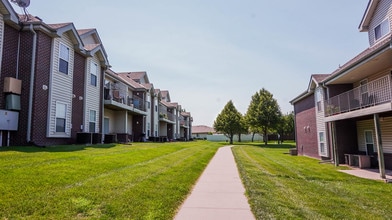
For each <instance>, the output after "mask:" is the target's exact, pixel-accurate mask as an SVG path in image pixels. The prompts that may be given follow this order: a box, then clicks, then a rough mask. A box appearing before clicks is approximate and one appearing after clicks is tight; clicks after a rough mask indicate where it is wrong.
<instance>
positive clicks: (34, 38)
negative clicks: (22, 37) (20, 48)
mask: <svg viewBox="0 0 392 220" xmlns="http://www.w3.org/2000/svg"><path fill="white" fill-rule="evenodd" d="M30 31H31V33H33V35H34V36H33V47H32V53H31V56H32V57H31V73H30V74H31V75H30V93H29V108H28V114H27V135H26V141H27V143H29V142H30V141H31V121H32V116H33V92H34V76H35V58H36V49H37V33H36V32H35V31H34V28H33V24H30Z"/></svg>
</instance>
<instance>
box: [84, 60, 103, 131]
mask: <svg viewBox="0 0 392 220" xmlns="http://www.w3.org/2000/svg"><path fill="white" fill-rule="evenodd" d="M92 63H95V64H97V86H92V85H91V77H90V73H91V72H90V70H91V64H92ZM85 78H86V93H85V96H86V97H85V104H86V108H85V118H84V120H85V122H84V124H85V125H86V126H85V130H86V131H87V132H89V131H88V129H89V126H88V124H89V122H90V110H94V111H95V112H96V122H95V131H96V132H97V133H99V132H100V128H99V122H100V120H101V115H100V114H99V113H100V112H99V109H100V94H101V91H100V85H101V67H100V65H99V60H98V58H97V56H96V55H95V56H94V57H92V58H88V59H87V65H86V76H85Z"/></svg>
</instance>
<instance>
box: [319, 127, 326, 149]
mask: <svg viewBox="0 0 392 220" xmlns="http://www.w3.org/2000/svg"><path fill="white" fill-rule="evenodd" d="M319 140H320V153H325V143H324V142H325V140H324V132H320V133H319Z"/></svg>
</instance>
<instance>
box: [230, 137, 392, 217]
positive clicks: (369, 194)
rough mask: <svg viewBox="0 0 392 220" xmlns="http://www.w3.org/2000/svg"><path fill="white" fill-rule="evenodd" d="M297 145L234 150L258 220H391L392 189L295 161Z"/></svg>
mask: <svg viewBox="0 0 392 220" xmlns="http://www.w3.org/2000/svg"><path fill="white" fill-rule="evenodd" d="M291 147H293V146H292V145H290V144H289V145H267V146H264V145H263V144H248V145H246V144H244V145H240V146H236V147H234V148H233V153H234V157H235V159H236V161H237V167H238V169H239V171H240V174H241V178H242V180H243V183H244V185H245V188H246V193H247V196H248V201H249V203H250V205H251V209H252V212H253V213H254V215H255V217H256V219H388V218H390V217H391V216H392V209H390V205H391V203H390V201H391V200H392V184H385V183H383V182H381V181H375V180H367V179H362V178H359V177H355V176H351V175H348V174H345V173H342V172H338V170H339V169H347V168H345V167H335V166H333V165H332V164H320V163H319V161H318V160H316V159H313V158H308V157H303V156H290V155H289V154H288V150H289V148H291Z"/></svg>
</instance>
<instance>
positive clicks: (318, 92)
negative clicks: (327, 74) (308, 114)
mask: <svg viewBox="0 0 392 220" xmlns="http://www.w3.org/2000/svg"><path fill="white" fill-rule="evenodd" d="M322 100H323V92H322V90H321V88H317V90H316V106H317V112H321V111H322V110H323V109H322V105H321V101H322Z"/></svg>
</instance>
